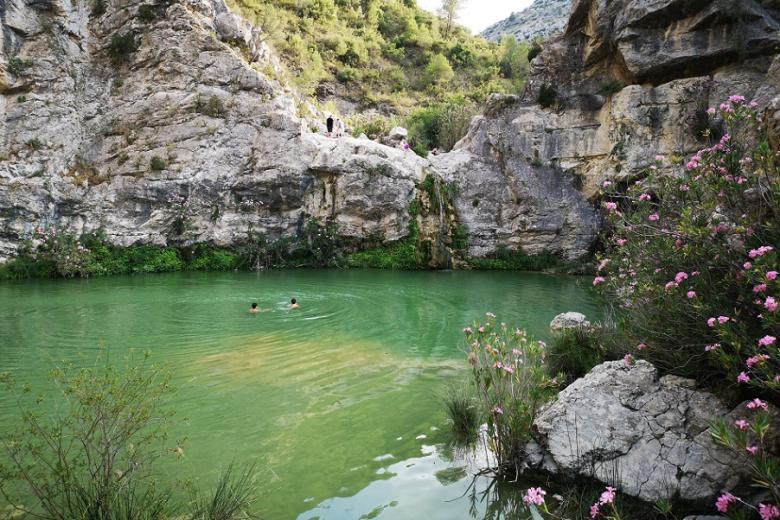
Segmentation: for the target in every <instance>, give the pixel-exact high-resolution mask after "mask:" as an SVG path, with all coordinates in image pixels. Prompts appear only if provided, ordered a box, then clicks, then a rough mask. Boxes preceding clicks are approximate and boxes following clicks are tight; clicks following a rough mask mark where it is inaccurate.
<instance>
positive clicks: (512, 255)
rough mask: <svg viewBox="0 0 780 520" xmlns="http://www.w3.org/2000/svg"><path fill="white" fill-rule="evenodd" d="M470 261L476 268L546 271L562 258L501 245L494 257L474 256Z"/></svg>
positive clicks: (557, 263) (556, 264)
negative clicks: (529, 252)
mask: <svg viewBox="0 0 780 520" xmlns="http://www.w3.org/2000/svg"><path fill="white" fill-rule="evenodd" d="M469 263H470V264H471V267H473V268H474V269H484V270H488V271H544V270H546V269H552V268H554V267H557V266H558V265H560V258H558V257H557V256H555V255H553V254H551V253H541V254H538V255H529V254H526V253H525V252H524V251H523V250H522V249H517V250H510V249H509V248H508V247H506V246H505V245H499V246H498V248H497V249H496V252H495V253H494V254H493V256H492V257H488V258H472V259H470V260H469Z"/></svg>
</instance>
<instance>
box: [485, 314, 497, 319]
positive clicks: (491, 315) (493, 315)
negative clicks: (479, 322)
mask: <svg viewBox="0 0 780 520" xmlns="http://www.w3.org/2000/svg"><path fill="white" fill-rule="evenodd" d="M485 316H487V317H488V318H492V319H495V317H496V315H495V314H493V313H492V312H486V313H485Z"/></svg>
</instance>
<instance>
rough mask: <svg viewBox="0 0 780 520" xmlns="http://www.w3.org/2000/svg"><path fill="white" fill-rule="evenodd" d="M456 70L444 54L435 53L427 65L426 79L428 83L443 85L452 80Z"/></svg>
mask: <svg viewBox="0 0 780 520" xmlns="http://www.w3.org/2000/svg"><path fill="white" fill-rule="evenodd" d="M454 76H455V72H454V71H453V70H452V66H451V65H450V62H449V61H448V60H447V57H446V56H444V55H443V54H434V55H433V56H431V59H430V60H429V61H428V65H426V67H425V81H426V83H427V84H428V85H442V84H445V83H449V82H450V81H452V78H453V77H454Z"/></svg>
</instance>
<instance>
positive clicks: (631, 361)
mask: <svg viewBox="0 0 780 520" xmlns="http://www.w3.org/2000/svg"><path fill="white" fill-rule="evenodd" d="M623 362H624V363H625V364H626V366H629V367H630V366H631V365H633V364H634V356H632V355H631V354H626V355H625V356H623Z"/></svg>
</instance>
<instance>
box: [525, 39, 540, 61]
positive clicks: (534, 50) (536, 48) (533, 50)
mask: <svg viewBox="0 0 780 520" xmlns="http://www.w3.org/2000/svg"><path fill="white" fill-rule="evenodd" d="M541 52H542V46H541V44H540V43H539V42H533V43H532V44H531V47H530V48H529V49H528V61H531V60H533V59H534V58H536V57H537V56H539V54H540V53H541Z"/></svg>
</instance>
